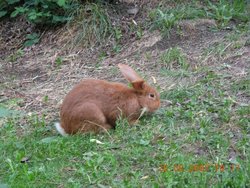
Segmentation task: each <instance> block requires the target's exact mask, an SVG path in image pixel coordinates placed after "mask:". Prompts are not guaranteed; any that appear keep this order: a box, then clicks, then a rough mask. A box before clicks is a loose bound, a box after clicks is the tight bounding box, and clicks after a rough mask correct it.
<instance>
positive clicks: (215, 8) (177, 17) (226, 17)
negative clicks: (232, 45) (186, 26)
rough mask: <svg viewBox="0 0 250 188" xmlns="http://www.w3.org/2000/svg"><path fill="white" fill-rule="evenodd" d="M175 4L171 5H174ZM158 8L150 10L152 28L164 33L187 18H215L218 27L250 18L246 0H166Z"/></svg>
mask: <svg viewBox="0 0 250 188" xmlns="http://www.w3.org/2000/svg"><path fill="white" fill-rule="evenodd" d="M173 4H174V6H171V5H173ZM163 5H164V6H162V4H160V6H159V7H158V8H156V9H153V10H152V11H150V12H149V18H150V19H151V22H152V24H151V25H152V26H151V28H152V29H157V30H160V31H161V32H162V33H163V34H164V35H165V34H169V32H170V30H171V29H172V28H173V27H175V26H177V25H178V22H179V21H181V20H185V19H201V18H208V19H214V20H216V21H217V23H218V28H225V27H227V26H228V25H229V23H230V21H233V22H237V23H241V22H242V23H247V22H249V18H250V13H249V12H250V3H249V2H248V1H245V0H235V1H231V2H228V1H226V0H220V1H218V2H210V1H205V2H201V1H198V0H193V1H191V2H179V3H178V2H176V1H174V2H173V1H170V2H168V1H166V2H165V4H164V3H163Z"/></svg>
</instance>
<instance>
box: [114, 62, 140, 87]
mask: <svg viewBox="0 0 250 188" xmlns="http://www.w3.org/2000/svg"><path fill="white" fill-rule="evenodd" d="M118 67H119V68H120V71H121V73H122V74H123V76H124V77H125V78H126V79H127V80H128V81H129V82H130V83H133V82H137V81H143V79H142V78H141V77H140V76H139V75H138V74H137V73H136V72H135V71H134V70H133V69H132V68H131V67H130V66H128V65H124V64H118Z"/></svg>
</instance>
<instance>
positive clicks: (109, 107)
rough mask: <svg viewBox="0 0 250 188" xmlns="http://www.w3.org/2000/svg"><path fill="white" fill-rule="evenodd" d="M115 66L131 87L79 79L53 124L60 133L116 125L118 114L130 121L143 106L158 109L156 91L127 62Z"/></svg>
mask: <svg viewBox="0 0 250 188" xmlns="http://www.w3.org/2000/svg"><path fill="white" fill-rule="evenodd" d="M118 67H119V68H120V71H121V72H122V74H123V75H124V77H125V78H126V79H127V80H128V81H129V82H130V83H131V85H132V88H129V87H127V86H126V85H125V84H121V83H115V82H107V81H104V80H95V79H87V80H84V81H82V82H80V83H79V84H78V85H76V86H75V87H74V88H73V89H72V90H71V91H70V92H69V93H68V94H67V96H66V97H65V99H64V101H63V104H62V107H61V112H60V116H61V124H60V123H56V124H55V125H56V128H57V130H58V132H59V133H61V134H62V135H67V134H74V133H77V132H100V131H103V130H107V129H110V128H115V125H116V124H115V122H116V120H117V119H118V118H119V117H120V116H122V117H124V118H127V119H128V122H129V123H130V124H132V123H134V122H135V121H136V120H137V119H138V118H139V116H140V114H141V111H142V110H143V109H144V110H146V111H148V112H153V111H155V110H156V109H158V108H159V106H160V95H159V93H158V92H157V91H156V90H155V89H154V88H152V87H150V86H149V85H148V84H147V83H146V82H145V81H144V80H143V79H142V78H141V77H140V76H139V75H138V74H137V73H136V72H135V71H134V70H133V69H132V68H131V67H129V66H128V65H124V64H119V65H118Z"/></svg>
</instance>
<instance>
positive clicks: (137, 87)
mask: <svg viewBox="0 0 250 188" xmlns="http://www.w3.org/2000/svg"><path fill="white" fill-rule="evenodd" d="M131 84H132V86H133V88H134V89H135V90H138V91H139V90H143V88H144V80H138V81H134V82H131Z"/></svg>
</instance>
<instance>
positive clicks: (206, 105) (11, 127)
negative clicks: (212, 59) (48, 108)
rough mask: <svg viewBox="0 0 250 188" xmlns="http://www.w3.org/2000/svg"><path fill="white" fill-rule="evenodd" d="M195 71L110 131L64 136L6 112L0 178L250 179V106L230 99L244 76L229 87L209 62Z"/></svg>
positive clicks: (230, 182) (137, 183)
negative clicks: (134, 120) (150, 109)
mask: <svg viewBox="0 0 250 188" xmlns="http://www.w3.org/2000/svg"><path fill="white" fill-rule="evenodd" d="M180 69H181V67H180ZM186 71H188V70H186ZM189 74H190V75H191V76H194V75H196V74H197V72H192V71H190V70H189ZM199 74H202V75H204V76H203V77H202V78H200V79H197V81H196V82H194V83H192V84H187V85H179V86H177V87H175V88H172V89H171V90H169V91H163V93H162V95H161V96H162V99H163V100H165V99H166V100H170V101H172V105H171V106H170V107H168V108H161V109H159V110H158V111H157V112H156V113H155V114H154V115H152V116H150V117H144V118H143V119H142V120H141V122H140V124H139V125H137V126H133V127H131V126H128V124H127V122H126V121H125V120H119V121H118V122H117V129H116V130H115V131H110V133H109V134H101V135H93V134H86V135H74V136H70V137H61V136H59V135H58V134H57V133H56V132H55V130H54V128H53V124H52V123H51V122H47V121H46V120H45V119H44V118H43V117H41V116H40V117H38V116H37V115H32V116H27V117H24V119H22V120H23V121H24V120H25V121H24V122H26V123H25V124H24V125H23V126H20V124H19V123H18V122H19V120H18V119H16V118H14V119H12V118H8V119H7V120H6V121H5V123H4V124H3V125H2V126H1V128H0V140H1V144H0V151H1V156H2V157H1V159H0V163H1V168H0V177H1V182H0V185H4V184H5V185H7V186H9V187H27V186H28V187H44V186H46V187H82V186H87V187H91V186H92V187H110V186H111V187H162V186H164V187H166V186H168V187H193V186H195V187H196V186H197V184H198V185H199V187H208V186H215V187H248V186H249V185H250V182H249V179H250V177H249V174H250V161H249V159H250V158H249V154H250V150H249V143H250V142H249V131H250V130H249V127H250V126H249V125H250V119H249V116H248V115H249V110H250V109H249V106H241V105H237V104H236V103H235V100H237V98H236V96H235V95H236V94H237V92H238V91H239V90H240V91H243V92H248V89H249V88H248V87H247V85H246V86H245V82H248V81H246V80H244V79H242V80H241V81H238V82H240V83H242V84H237V83H238V82H237V83H232V84H231V89H232V93H234V94H235V95H228V91H226V90H225V87H224V84H225V83H227V82H226V81H225V80H224V77H221V76H219V75H217V74H216V73H215V72H213V71H211V70H210V69H209V68H207V69H201V70H199ZM236 86H239V87H236ZM17 101H18V100H17ZM13 103H15V100H13V101H12V102H10V103H9V104H12V105H13ZM99 141H100V142H99Z"/></svg>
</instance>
